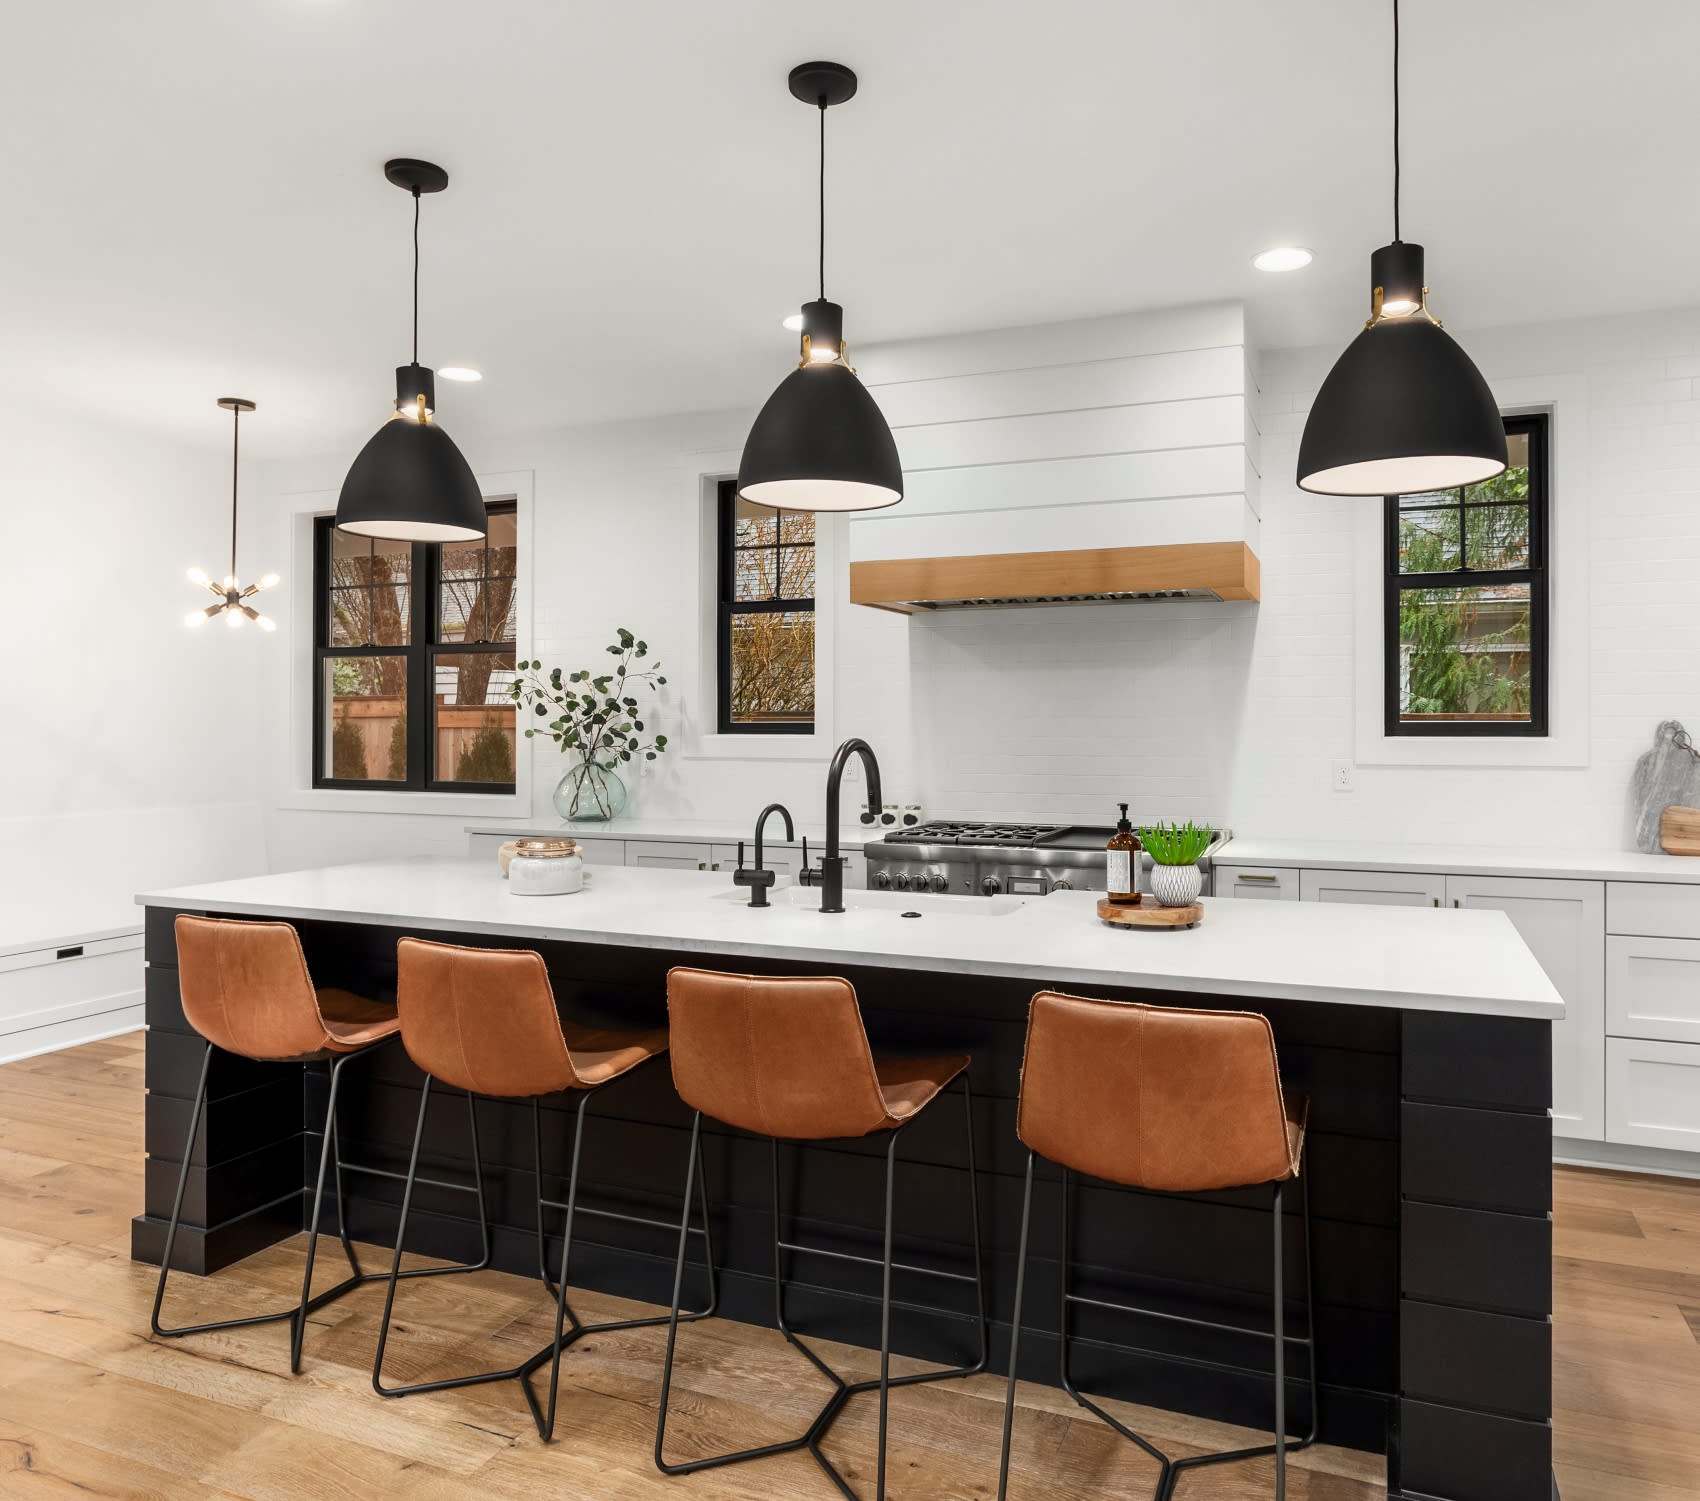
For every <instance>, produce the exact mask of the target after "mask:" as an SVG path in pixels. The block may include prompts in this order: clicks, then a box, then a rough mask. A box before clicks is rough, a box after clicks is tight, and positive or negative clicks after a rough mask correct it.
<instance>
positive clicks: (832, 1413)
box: [655, 1077, 989, 1501]
mask: <svg viewBox="0 0 1700 1501" xmlns="http://www.w3.org/2000/svg"><path fill="white" fill-rule="evenodd" d="M963 1094H964V1099H965V1101H966V1102H967V1105H966V1118H967V1120H968V1122H969V1131H970V1139H969V1146H968V1152H969V1160H970V1162H972V1160H973V1140H972V1122H973V1103H972V1096H971V1094H970V1093H969V1090H968V1083H967V1079H966V1077H964V1079H963ZM903 1130H904V1128H903V1127H898V1128H896V1129H895V1130H893V1131H892V1132H891V1135H890V1139H889V1141H888V1142H887V1144H886V1184H885V1216H886V1217H885V1234H884V1246H883V1254H882V1255H881V1256H879V1257H877V1258H876V1257H865V1256H857V1255H852V1254H849V1253H847V1252H841V1251H829V1250H825V1249H822V1248H817V1247H812V1246H803V1245H794V1244H792V1243H791V1242H788V1241H787V1240H786V1239H785V1236H784V1204H783V1200H782V1197H781V1194H780V1187H779V1146H780V1143H779V1141H778V1140H777V1139H776V1138H769V1141H770V1144H771V1151H772V1155H771V1159H770V1161H771V1168H770V1172H771V1177H772V1185H773V1296H774V1322H775V1323H776V1324H777V1325H778V1328H779V1332H780V1333H781V1334H782V1335H783V1336H784V1337H785V1339H786V1341H787V1342H788V1343H790V1344H791V1345H794V1346H795V1347H796V1348H797V1349H798V1350H800V1351H801V1352H802V1353H803V1354H804V1355H805V1356H806V1357H807V1358H808V1361H809V1363H810V1364H811V1365H812V1366H814V1368H815V1369H816V1370H817V1371H819V1372H820V1373H821V1374H822V1375H823V1376H825V1377H826V1379H827V1380H828V1381H830V1382H831V1383H832V1391H831V1393H830V1394H829V1395H828V1397H827V1400H826V1403H825V1405H824V1406H823V1407H822V1408H821V1409H820V1411H819V1412H818V1413H817V1414H816V1416H815V1419H814V1421H813V1422H812V1423H811V1424H810V1425H809V1427H808V1429H807V1431H806V1432H804V1433H803V1434H801V1435H800V1436H799V1437H797V1438H794V1439H783V1440H780V1441H779V1442H777V1443H772V1444H763V1445H760V1446H759V1447H756V1448H752V1449H740V1450H734V1451H732V1452H730V1453H726V1454H715V1455H710V1456H708V1457H707V1458H705V1459H698V1460H691V1461H688V1462H686V1463H682V1464H670V1463H668V1461H667V1459H666V1458H665V1454H664V1449H665V1443H666V1435H667V1412H668V1405H669V1401H670V1397H671V1391H672V1381H673V1357H674V1352H675V1350H676V1349H677V1344H678V1324H679V1323H680V1322H682V1320H681V1319H680V1318H679V1299H680V1296H681V1292H682V1288H683V1277H684V1266H685V1250H686V1247H687V1244H688V1241H687V1235H688V1228H689V1216H690V1205H689V1200H688V1195H689V1192H690V1182H691V1178H690V1174H691V1173H694V1172H695V1171H697V1168H698V1164H699V1162H700V1157H701V1151H702V1114H701V1112H700V1111H699V1112H697V1114H696V1117H695V1119H694V1120H693V1122H692V1126H691V1147H690V1156H689V1165H688V1167H687V1175H686V1179H685V1192H686V1195H687V1200H686V1203H685V1207H684V1212H683V1215H682V1216H681V1219H680V1224H679V1246H678V1255H677V1259H676V1261H675V1263H674V1277H673V1306H672V1310H671V1314H670V1317H669V1322H668V1330H667V1350H666V1355H665V1356H664V1358H663V1361H662V1369H661V1403H660V1410H659V1412H658V1413H657V1416H656V1425H655V1465H656V1468H657V1469H658V1470H660V1471H661V1472H662V1473H663V1474H666V1475H686V1474H691V1473H693V1472H695V1471H697V1470H708V1469H715V1468H718V1467H720V1466H722V1465H730V1464H738V1463H742V1462H743V1461H746V1460H753V1459H765V1458H768V1457H770V1456H772V1455H775V1454H788V1453H791V1452H792V1451H794V1450H796V1449H801V1448H806V1449H807V1450H808V1451H809V1454H810V1455H811V1457H812V1458H813V1459H814V1460H815V1462H816V1463H817V1464H818V1465H819V1466H820V1467H821V1469H822V1470H823V1471H824V1472H825V1473H826V1475H827V1478H828V1479H830V1480H831V1481H832V1483H833V1485H834V1486H836V1487H837V1489H838V1491H839V1493H840V1494H841V1495H842V1496H844V1497H846V1498H847V1501H858V1498H857V1495H856V1492H855V1491H854V1490H852V1489H851V1487H850V1485H849V1482H848V1481H846V1480H845V1479H844V1477H843V1476H842V1475H841V1474H840V1473H839V1472H838V1470H837V1468H836V1467H835V1466H834V1465H833V1463H832V1461H831V1460H830V1459H828V1458H827V1456H826V1454H825V1453H824V1452H823V1451H822V1449H821V1443H822V1441H823V1440H824V1438H825V1436H826V1434H827V1431H828V1430H829V1429H830V1428H831V1426H832V1424H833V1422H834V1420H835V1419H836V1418H837V1417H838V1415H839V1413H840V1412H842V1411H843V1409H844V1406H845V1404H846V1403H847V1402H848V1401H849V1399H850V1398H851V1397H853V1396H855V1395H857V1394H858V1393H861V1392H866V1391H878V1392H879V1394H880V1417H879V1436H878V1444H879V1457H878V1468H877V1480H876V1490H875V1498H876V1501H883V1498H884V1495H885V1472H886V1447H887V1434H888V1428H889V1408H890V1395H891V1390H892V1388H894V1387H898V1386H912V1385H916V1384H919V1383H921V1382H926V1381H942V1380H947V1379H950V1378H953V1377H959V1376H968V1375H972V1374H974V1373H975V1372H977V1371H981V1370H984V1369H985V1366H986V1362H987V1359H988V1357H989V1351H988V1348H987V1340H988V1330H987V1322H986V1303H985V1279H984V1275H983V1266H982V1256H983V1250H982V1246H981V1241H980V1219H979V1197H978V1191H977V1188H976V1187H975V1186H974V1185H973V1182H972V1178H971V1180H970V1193H969V1205H970V1209H971V1212H972V1214H973V1219H974V1227H973V1239H974V1275H973V1277H972V1278H970V1277H968V1276H966V1275H964V1274H961V1273H955V1272H944V1271H939V1270H937V1269H934V1268H928V1267H915V1266H903V1267H901V1268H899V1266H898V1263H897V1262H896V1261H895V1260H894V1258H893V1235H894V1216H895V1206H896V1170H897V1143H898V1138H899V1137H900V1136H901V1135H902V1134H903ZM704 1213H705V1215H706V1213H707V1210H706V1205H705V1208H704ZM788 1250H790V1251H806V1252H810V1253H812V1254H815V1255H821V1256H830V1257H832V1258H834V1259H837V1260H847V1261H858V1262H863V1263H865V1264H867V1265H869V1266H877V1267H879V1268H880V1374H879V1376H878V1378H876V1379H871V1380H867V1381H858V1382H847V1381H846V1380H845V1379H844V1378H843V1377H842V1376H840V1375H839V1374H838V1372H836V1371H835V1370H833V1369H832V1367H831V1366H829V1365H828V1364H827V1363H826V1362H825V1361H824V1360H823V1359H822V1358H821V1357H820V1356H819V1355H818V1354H816V1353H815V1351H814V1350H813V1349H811V1348H810V1347H809V1346H808V1345H807V1344H805V1343H804V1342H803V1340H802V1339H801V1337H800V1336H799V1335H798V1334H797V1331H796V1330H795V1329H793V1328H792V1327H791V1324H790V1321H789V1320H788V1319H787V1317H786V1314H785V1275H784V1272H785V1267H784V1253H785V1252H786V1251H788ZM899 1269H901V1270H903V1271H907V1272H920V1273H924V1274H927V1275H931V1276H936V1277H943V1278H946V1279H948V1280H951V1281H961V1282H968V1281H972V1282H973V1283H974V1285H975V1294H976V1310H977V1313H976V1317H977V1323H978V1327H979V1331H980V1339H979V1344H980V1351H979V1355H978V1357H977V1359H976V1360H975V1361H974V1362H973V1363H972V1364H970V1365H963V1366H949V1367H946V1368H945V1369H943V1370H935V1371H916V1372H913V1373H911V1374H910V1375H907V1376H896V1377H894V1376H893V1375H892V1374H891V1310H892V1306H893V1299H892V1295H891V1278H892V1273H893V1271H895V1270H899ZM902 1306H905V1307H907V1306H908V1305H906V1304H905V1305H902Z"/></svg>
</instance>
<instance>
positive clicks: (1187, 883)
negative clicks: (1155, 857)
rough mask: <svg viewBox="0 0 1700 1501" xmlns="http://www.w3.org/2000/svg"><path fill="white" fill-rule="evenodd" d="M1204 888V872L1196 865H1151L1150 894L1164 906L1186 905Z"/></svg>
mask: <svg viewBox="0 0 1700 1501" xmlns="http://www.w3.org/2000/svg"><path fill="white" fill-rule="evenodd" d="M1203 889H1204V872H1203V871H1201V870H1200V869H1199V868H1198V866H1197V865H1153V866H1152V867H1151V895H1152V896H1154V897H1156V898H1157V901H1158V904H1159V905H1161V906H1164V907H1186V906H1190V905H1191V904H1192V903H1193V902H1196V901H1197V900H1198V893H1199V892H1200V891H1202V890H1203Z"/></svg>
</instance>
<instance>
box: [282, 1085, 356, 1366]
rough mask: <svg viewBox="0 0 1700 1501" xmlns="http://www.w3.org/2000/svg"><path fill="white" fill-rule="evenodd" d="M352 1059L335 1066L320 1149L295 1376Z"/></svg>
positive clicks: (292, 1356)
mask: <svg viewBox="0 0 1700 1501" xmlns="http://www.w3.org/2000/svg"><path fill="white" fill-rule="evenodd" d="M349 1056H350V1055H348V1054H344V1055H343V1056H342V1057H340V1058H337V1059H335V1060H333V1061H332V1063H331V1092H330V1100H329V1102H328V1104H327V1105H326V1108H325V1133H324V1139H323V1141H322V1142H321V1143H320V1146H319V1176H318V1178H317V1179H316V1180H315V1181H314V1184H313V1213H312V1218H311V1220H310V1221H309V1223H308V1227H307V1266H306V1270H305V1271H303V1272H302V1274H301V1306H300V1307H299V1309H297V1310H296V1314H295V1318H294V1320H293V1322H292V1323H291V1325H290V1330H289V1369H290V1371H291V1373H293V1372H296V1371H299V1370H300V1369H301V1341H302V1339H303V1338H304V1337H305V1336H306V1333H307V1311H308V1307H309V1305H310V1304H311V1301H312V1296H313V1261H314V1258H315V1256H316V1255H317V1253H318V1249H319V1218H320V1215H321V1214H322V1212H323V1210H324V1206H325V1175H326V1172H327V1171H328V1170H329V1168H330V1160H331V1147H332V1145H333V1144H334V1143H335V1141H336V1095H337V1088H338V1086H339V1085H340V1084H341V1083H342V1070H343V1065H344V1064H346V1063H347V1062H348V1059H349ZM358 1277H359V1271H358V1269H356V1272H355V1279H358Z"/></svg>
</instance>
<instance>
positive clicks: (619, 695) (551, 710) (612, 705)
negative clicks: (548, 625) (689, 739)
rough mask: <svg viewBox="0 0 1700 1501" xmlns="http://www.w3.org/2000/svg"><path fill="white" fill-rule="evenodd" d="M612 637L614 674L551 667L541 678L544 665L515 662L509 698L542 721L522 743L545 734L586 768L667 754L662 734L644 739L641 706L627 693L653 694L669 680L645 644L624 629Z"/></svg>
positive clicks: (608, 768)
mask: <svg viewBox="0 0 1700 1501" xmlns="http://www.w3.org/2000/svg"><path fill="white" fill-rule="evenodd" d="M616 635H617V637H618V639H617V640H616V641H615V642H614V643H613V644H612V645H611V646H609V647H608V648H607V651H608V654H609V655H610V656H613V657H617V658H618V659H619V661H618V662H617V663H616V664H615V666H614V670H613V671H612V672H606V673H602V674H601V675H599V676H596V675H593V674H592V673H591V670H590V669H589V668H588V667H584V668H580V669H579V670H578V671H577V672H573V673H569V674H563V673H562V671H561V669H560V668H559V667H553V668H550V669H549V670H548V673H547V675H546V676H545V675H544V668H543V664H542V662H538V661H532V662H521V663H520V664H519V670H518V673H517V674H516V676H515V678H514V681H513V684H512V686H511V687H510V688H509V690H508V696H509V697H510V698H512V699H513V701H514V703H515V704H516V705H518V706H519V707H520V708H521V709H529V710H530V711H531V712H532V713H533V714H534V715H535V716H536V717H538V718H540V719H542V720H544V721H546V722H545V723H544V724H543V725H542V726H537V725H533V726H531V727H530V728H528V729H527V730H526V732H525V736H526V739H528V740H530V739H532V738H533V737H534V736H537V735H545V736H547V737H548V738H549V739H551V740H553V741H554V742H555V744H556V745H557V746H558V747H559V748H560V749H561V751H562V752H563V753H569V752H570V753H572V754H575V755H577V756H578V758H579V759H580V760H581V761H583V762H584V763H585V764H586V765H593V766H596V767H599V768H600V769H601V770H603V771H613V770H614V769H615V767H616V766H618V764H619V763H620V762H622V761H630V760H632V759H633V757H635V756H642V757H643V758H644V759H645V760H646V761H653V760H654V759H655V758H656V757H657V756H659V755H662V754H663V753H664V752H665V751H666V749H667V737H666V736H665V735H661V734H654V735H651V736H650V737H649V738H648V739H647V740H646V739H645V738H643V737H644V735H645V729H644V722H643V719H642V718H641V713H642V710H641V706H640V704H639V703H638V699H637V696H636V695H635V694H634V693H632V692H630V691H629V690H631V689H634V688H638V687H643V688H647V689H648V690H649V691H650V692H652V693H653V692H655V691H657V690H658V689H659V688H661V687H662V686H663V685H664V684H665V683H666V681H667V679H666V678H664V677H663V676H662V675H661V664H660V663H659V662H650V661H648V660H647V659H648V657H649V644H648V642H645V641H640V640H638V638H637V637H636V636H634V635H633V634H632V633H631V632H630V631H628V630H625V629H623V628H622V629H621V630H619V631H617V632H616ZM639 663H642V664H644V665H642V666H639V665H637V664H639Z"/></svg>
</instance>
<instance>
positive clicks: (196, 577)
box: [189, 568, 212, 589]
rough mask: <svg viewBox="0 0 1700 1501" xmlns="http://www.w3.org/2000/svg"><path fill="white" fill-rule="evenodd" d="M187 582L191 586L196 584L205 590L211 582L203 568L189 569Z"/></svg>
mask: <svg viewBox="0 0 1700 1501" xmlns="http://www.w3.org/2000/svg"><path fill="white" fill-rule="evenodd" d="M189 582H190V583H191V584H197V585H199V586H200V587H201V588H203V589H205V588H206V587H207V585H209V584H210V583H212V580H211V579H210V578H208V577H207V571H206V569H204V568H191V569H190V570H189Z"/></svg>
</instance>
